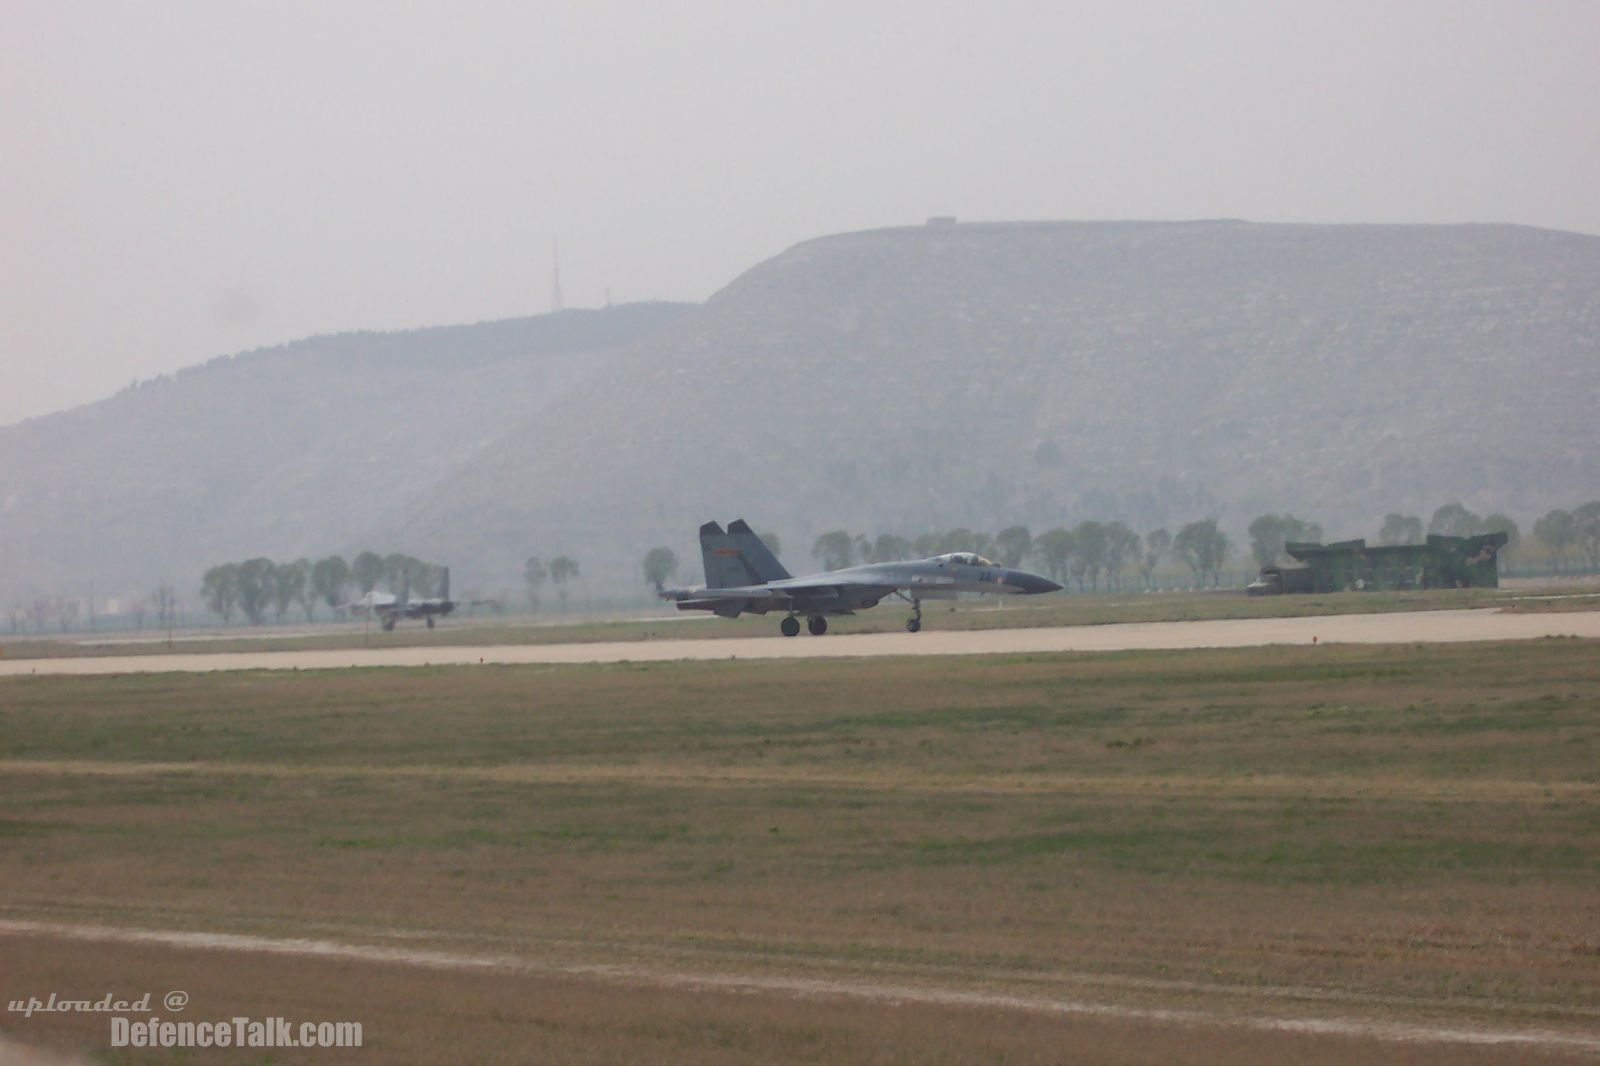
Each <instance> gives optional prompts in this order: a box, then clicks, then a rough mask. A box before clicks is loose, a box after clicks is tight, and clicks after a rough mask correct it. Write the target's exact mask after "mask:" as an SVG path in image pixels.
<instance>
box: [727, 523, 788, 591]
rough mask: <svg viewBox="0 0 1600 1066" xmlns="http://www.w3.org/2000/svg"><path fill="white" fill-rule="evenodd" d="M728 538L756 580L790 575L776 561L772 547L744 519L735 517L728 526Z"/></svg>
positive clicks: (776, 579) (764, 580) (774, 579)
mask: <svg viewBox="0 0 1600 1066" xmlns="http://www.w3.org/2000/svg"><path fill="white" fill-rule="evenodd" d="M728 539H729V540H731V541H733V544H734V547H736V548H738V549H739V556H740V558H742V559H743V560H744V561H745V562H746V563H747V564H748V565H749V567H750V569H751V571H752V572H753V573H754V574H755V576H756V579H757V580H759V581H762V582H767V581H782V580H784V579H785V578H787V577H789V576H790V575H789V571H787V570H785V569H784V568H783V564H782V563H780V562H778V557H777V556H776V555H773V554H772V549H771V548H769V547H767V544H766V541H764V540H762V539H761V538H760V537H759V536H757V535H756V532H755V530H753V529H751V528H750V525H749V523H747V522H746V521H745V520H744V519H742V518H738V519H735V520H734V521H733V524H732V525H730V526H728Z"/></svg>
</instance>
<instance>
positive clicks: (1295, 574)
mask: <svg viewBox="0 0 1600 1066" xmlns="http://www.w3.org/2000/svg"><path fill="white" fill-rule="evenodd" d="M1505 544H1506V534H1504V533H1482V534H1479V535H1478V536H1475V537H1444V536H1439V535H1438V534H1430V535H1429V537H1428V539H1427V541H1426V542H1425V543H1422V544H1380V545H1375V546H1373V547H1368V546H1367V542H1366V541H1365V540H1342V541H1339V542H1338V543H1337V544H1304V543H1295V542H1290V543H1289V544H1285V545H1284V547H1283V550H1284V554H1286V555H1288V556H1289V557H1290V558H1292V559H1295V560H1297V561H1298V562H1299V564H1300V565H1299V566H1264V567H1262V568H1261V575H1260V576H1259V577H1258V578H1256V580H1254V581H1252V582H1251V583H1250V584H1249V585H1248V586H1247V588H1246V591H1247V592H1249V593H1250V594H1251V595H1253V596H1272V595H1276V594H1278V593H1285V592H1344V591H1347V590H1360V591H1373V590H1384V591H1393V590H1395V589H1456V588H1490V589H1492V588H1498V587H1499V586H1500V566H1499V557H1500V549H1501V548H1503V547H1505Z"/></svg>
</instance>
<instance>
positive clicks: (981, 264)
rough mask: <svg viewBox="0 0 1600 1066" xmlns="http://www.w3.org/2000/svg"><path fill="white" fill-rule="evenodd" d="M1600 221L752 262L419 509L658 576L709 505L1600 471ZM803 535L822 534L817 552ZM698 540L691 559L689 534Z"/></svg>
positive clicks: (985, 500) (975, 519)
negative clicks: (663, 555)
mask: <svg viewBox="0 0 1600 1066" xmlns="http://www.w3.org/2000/svg"><path fill="white" fill-rule="evenodd" d="M1597 395H1600V239H1597V238H1594V237H1588V236H1582V235H1577V234H1570V233H1561V232H1553V231H1544V230H1536V229H1529V228H1524V227H1516V226H1500V225H1462V226H1310V225H1259V224H1250V223H1244V222H1233V221H1212V222H1191V223H1139V222H1128V223H1016V224H977V225H972V224H963V225H931V226H927V227H913V228H901V229H888V230H878V231H872V232H864V233H852V234H844V235H839V236H832V237H825V238H821V239H818V240H813V241H809V242H806V243H804V244H801V245H798V246H796V247H795V248H792V249H790V250H789V251H787V252H785V253H783V254H781V255H779V256H777V257H775V258H774V259H771V260H769V261H767V262H765V263H762V264H760V265H759V266H757V267H755V268H754V269H752V270H750V271H748V272H747V273H745V274H744V275H742V276H741V277H739V278H738V279H737V280H735V281H734V282H733V283H732V284H731V285H729V286H728V287H727V288H725V289H724V290H723V291H721V292H720V293H718V294H716V296H714V297H713V298H712V299H711V300H709V301H708V302H707V303H706V304H705V305H704V306H703V307H701V308H699V309H697V310H696V311H694V312H692V313H691V314H689V315H686V316H685V317H684V318H683V319H682V320H680V321H679V322H678V323H677V324H676V326H675V327H674V328H673V329H672V330H670V331H667V332H664V333H661V334H658V335H656V336H655V337H654V338H653V339H652V340H651V341H650V342H648V343H647V344H644V345H642V346H641V347H640V348H638V349H637V350H636V351H635V352H634V353H632V354H631V355H630V356H628V357H626V358H623V359H619V360H617V361H616V362H614V363H611V364H609V365H608V366H607V367H606V368H605V370H604V371H603V372H602V373H600V374H597V375H596V376H595V377H594V378H591V379H590V380H589V381H587V382H585V383H584V384H583V385H581V386H579V387H578V388H577V389H575V390H574V392H573V393H572V394H571V396H570V398H569V399H568V400H567V401H566V402H564V403H563V404H562V405H561V406H560V408H559V409H555V410H552V411H550V412H549V414H548V417H542V418H539V419H535V420H530V421H528V422H525V423H524V424H523V425H521V426H519V427H517V428H515V429H514V430H512V431H511V432H509V433H507V434H506V435H505V436H504V437H503V438H502V439H500V440H499V441H497V442H495V443H494V444H493V445H491V446H490V447H488V448H486V449H485V450H484V451H483V452H482V453H480V454H479V455H478V456H477V457H475V459H474V460H473V462H472V463H470V464H469V465H467V466H465V467H463V468H462V469H461V470H460V471H458V473H457V475H456V476H454V477H452V478H451V480H450V481H449V482H448V483H446V484H443V485H441V486H440V487H439V488H438V489H437V491H435V492H434V493H433V494H432V495H431V496H430V497H429V498H428V499H427V500H426V501H424V502H423V503H422V505H421V506H419V507H418V508H416V509H415V510H413V511H411V512H409V513H408V514H407V516H406V518H405V520H404V522H403V524H402V526H401V528H402V529H403V530H404V532H405V534H406V539H407V541H408V543H411V544H413V545H415V546H417V547H418V548H421V549H426V550H428V551H432V552H434V553H436V554H444V553H446V552H449V553H451V554H453V555H454V556H455V557H460V558H473V559H474V560H476V561H477V564H478V565H482V566H485V567H487V568H490V569H493V570H495V571H496V572H498V573H499V574H502V575H507V576H508V579H509V575H514V574H515V572H516V567H517V564H518V560H519V559H520V558H521V557H523V556H525V555H527V554H532V553H539V554H545V555H550V554H554V553H556V552H559V551H565V552H569V553H573V554H578V555H580V556H581V557H582V558H583V560H584V562H585V564H586V572H587V573H590V574H591V575H594V574H607V573H609V574H613V575H616V576H617V577H618V578H619V579H620V578H622V577H624V576H627V575H631V573H632V571H633V568H635V567H636V566H637V560H638V558H639V556H640V555H641V554H642V552H643V551H644V550H645V549H646V548H648V547H649V546H650V545H652V544H656V543H662V542H666V543H669V544H672V545H673V546H675V547H676V548H677V549H678V550H679V554H680V557H683V558H685V559H687V560H695V559H697V558H698V553H697V552H695V551H694V550H693V542H692V536H693V530H694V529H695V527H696V526H697V525H698V524H699V523H700V522H702V521H704V520H705V519H706V518H709V517H718V518H722V519H727V518H731V517H734V516H736V515H741V514H743V515H747V516H748V517H749V518H750V519H751V520H752V521H753V522H755V523H757V524H758V525H759V526H761V527H763V528H776V529H777V530H778V531H779V532H780V533H782V534H784V535H785V538H784V539H785V540H786V542H787V543H788V544H789V545H790V550H789V552H788V555H789V557H790V562H791V565H792V566H793V567H794V568H795V569H804V568H806V567H807V566H809V565H810V563H811V560H810V559H809V557H808V556H807V555H806V552H805V549H806V548H807V547H809V544H810V541H811V538H812V537H813V536H814V535H815V534H816V533H818V532H820V531H822V530H826V529H830V528H836V527H840V526H843V527H846V528H849V529H851V530H859V531H866V532H875V531H880V530H898V531H902V532H912V533H914V532H917V531H921V530H925V529H929V528H948V527H951V526H955V525H969V526H975V527H979V528H989V529H992V528H995V527H997V526H999V525H1001V524H1004V523H1008V522H1012V521H1023V522H1027V523H1030V524H1032V525H1034V526H1035V527H1036V528H1037V527H1041V526H1045V525H1053V524H1057V523H1062V522H1068V521H1075V520H1078V519H1081V518H1085V517H1095V518H1102V519H1104V518H1113V517H1115V518H1123V519H1125V520H1127V521H1129V522H1130V523H1132V524H1133V525H1134V526H1135V527H1136V528H1139V529H1148V528H1151V527H1153V526H1155V525H1161V524H1165V525H1168V526H1173V527H1175V526H1176V524H1178V523H1181V522H1183V521H1186V520H1189V519H1193V518H1196V517H1200V516H1203V515H1208V514H1210V515H1216V516H1219V517H1221V518H1222V519H1223V520H1224V524H1225V525H1228V526H1231V527H1232V528H1234V529H1236V530H1239V529H1242V528H1243V526H1244V525H1245V523H1247V522H1248V521H1249V519H1250V517H1251V516H1253V515H1254V514H1257V513H1259V512H1261V511H1265V510H1285V509H1287V510H1292V511H1294V512H1296V513H1298V514H1300V515H1302V516H1304V517H1307V518H1309V519H1312V520H1316V521H1319V522H1321V523H1322V524H1323V525H1324V526H1325V527H1326V528H1327V529H1328V530H1329V531H1330V532H1343V531H1348V532H1350V533H1353V534H1360V533H1368V534H1370V533H1373V532H1375V531H1376V528H1377V523H1378V520H1379V518H1380V516H1381V515H1382V514H1383V513H1384V512H1385V511H1388V510H1397V509H1398V510H1405V511H1408V512H1413V513H1418V512H1420V513H1422V514H1423V515H1426V514H1427V513H1428V512H1429V511H1431V509H1432V508H1433V507H1435V506H1437V505H1439V504H1440V503H1443V502H1445V501H1448V500H1456V499H1459V500H1463V501H1465V502H1466V503H1467V504H1468V505H1469V506H1471V507H1473V508H1474V509H1476V510H1479V511H1488V510H1503V511H1508V512H1510V513H1512V514H1514V515H1521V516H1529V517H1531V516H1533V515H1534V514H1536V513H1540V512H1542V511H1543V510H1544V509H1546V508H1548V507H1551V506H1557V505H1570V504H1571V503H1572V502H1573V501H1575V500H1581V499H1587V498H1590V497H1592V496H1593V495H1595V490H1596V488H1597V487H1600V419H1596V417H1595V411H1594V397H1596V396H1597ZM796 549H799V550H796ZM687 569H689V570H691V571H693V570H697V566H696V565H693V564H692V563H691V565H690V566H689V567H687Z"/></svg>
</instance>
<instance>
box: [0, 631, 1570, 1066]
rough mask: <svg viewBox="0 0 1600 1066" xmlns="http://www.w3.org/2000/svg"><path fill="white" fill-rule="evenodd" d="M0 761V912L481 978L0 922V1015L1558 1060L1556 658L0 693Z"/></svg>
mask: <svg viewBox="0 0 1600 1066" xmlns="http://www.w3.org/2000/svg"><path fill="white" fill-rule="evenodd" d="M1241 602H1244V601H1241ZM0 770H3V774H0V797H3V798H0V856H3V859H0V871H3V873H0V884H3V889H4V891H3V894H0V919H10V920H13V921H16V920H26V921H39V922H51V923H62V924H96V925H106V926H115V927H121V928H139V929H160V930H190V931H201V932H215V933H244V934H251V935H255V936H261V937H268V938H286V937H293V938H302V937H309V938H314V939H319V940H327V941H334V942H338V943H341V944H347V945H387V946H394V945H401V946H405V947H415V948H427V949H430V950H439V951H448V952H457V953H461V954H462V955H463V956H469V957H473V958H477V957H480V956H494V957H496V958H499V959H501V960H503V963H502V964H497V965H500V966H501V970H500V971H497V972H483V971H481V970H473V969H470V968H469V969H467V970H460V971H458V970H455V969H450V968H443V969H440V968H418V967H415V966H406V965H403V964H400V963H398V962H391V963H378V962H372V961H361V960H355V959H347V958H346V959H341V958H329V957H320V958H319V957H312V958H296V957H288V956H271V957H266V958H260V957H250V956H248V955H246V954H244V953H243V952H229V951H199V952H197V951H192V950H182V949H179V948H175V947H171V946H162V945H157V944H83V943H70V942H69V943H65V944H64V943H63V942H61V941H60V940H59V939H57V938H55V937H48V936H38V935H24V934H20V933H18V934H3V933H0V952H3V958H4V961H5V965H4V967H3V968H0V984H3V989H0V991H3V992H4V994H5V996H6V997H7V998H13V997H16V996H19V995H22V996H25V995H30V994H43V993H48V992H49V991H58V992H61V993H63V994H65V993H68V992H75V991H76V992H85V993H86V992H89V991H93V992H94V993H95V995H96V996H98V995H102V994H104V992H105V991H118V992H121V991H123V990H126V991H128V992H132V993H134V994H138V993H139V992H142V991H144V990H145V989H144V985H146V984H149V985H152V986H153V990H154V991H155V992H156V993H157V995H158V997H159V994H160V992H161V991H162V987H164V986H165V985H168V984H170V985H171V986H172V987H185V988H188V989H189V990H190V991H191V993H192V994H193V995H194V997H195V998H194V1003H193V1006H192V1007H191V1013H190V1016H191V1017H195V1016H205V1017H210V1016H213V1015H216V1014H218V1013H220V1014H222V1015H223V1016H226V1012H228V1011H233V1012H234V1013H239V1011H240V1010H241V1009H242V1008H243V1007H246V1006H248V1007H250V1008H251V1009H252V1010H253V1011H254V1012H255V1013H258V1014H259V1013H277V1014H295V1015H299V1016H303V1017H312V1018H319V1019H320V1018H328V1019H349V1018H354V1019H357V1020H363V1021H364V1022H365V1023H366V1025H367V1044H368V1046H367V1048H366V1049H364V1050H363V1051H361V1052H355V1053H349V1052H332V1051H318V1052H315V1053H307V1055H306V1060H307V1061H326V1062H334V1061H400V1060H408V1059H409V1060H411V1061H437V1060H439V1058H441V1056H442V1055H443V1054H444V1052H443V1051H442V1050H441V1049H446V1048H448V1049H453V1050H451V1051H450V1052H449V1056H450V1057H456V1056H457V1053H459V1056H460V1059H461V1061H484V1062H500V1061H506V1062H509V1061H522V1060H524V1059H527V1058H540V1057H544V1056H548V1057H549V1058H550V1059H555V1060H561V1061H659V1060H661V1059H676V1060H687V1061H726V1062H735V1061H752V1060H766V1061H825V1062H831V1061H842V1060H852V1059H853V1060H861V1061H881V1062H927V1061H941V1057H942V1061H972V1060H974V1059H980V1060H986V1061H1005V1062H1031V1061H1059V1060H1060V1059H1061V1058H1063V1057H1064V1053H1063V1049H1076V1051H1077V1053H1078V1054H1080V1055H1081V1056H1082V1057H1083V1058H1084V1059H1085V1060H1086V1061H1105V1062H1130V1063H1131V1062H1179V1061H1187V1062H1250V1061H1257V1062H1277V1061H1296V1062H1312V1061H1325V1062H1350V1063H1353V1062H1368V1061H1373V1060H1374V1059H1375V1058H1378V1057H1381V1058H1382V1060H1383V1061H1406V1062H1424V1061H1427V1062H1479V1061H1517V1062H1527V1061H1544V1060H1550V1061H1566V1060H1567V1058H1569V1057H1571V1056H1573V1055H1577V1054H1580V1053H1582V1052H1583V1051H1584V1050H1585V1047H1584V1045H1582V1043H1581V1042H1582V1041H1585V1040H1587V1041H1589V1044H1588V1045H1587V1053H1588V1054H1590V1055H1592V1054H1594V1053H1595V1050H1596V1049H1600V646H1597V645H1596V644H1595V643H1593V642H1583V641H1577V640H1570V639H1555V640H1541V641H1530V642H1523V643H1520V644H1517V645H1513V646H1476V645H1474V646H1429V647H1323V648H1266V649H1250V650H1242V651H1198V652H1155V653H1149V652H1147V653H1122V654H1112V655H1094V656H1087V655H1076V656H1074V655H1061V656H1040V657H1026V658H1000V657H995V658H972V659H961V660H920V659H919V660H895V659H885V660H867V661H856V660H849V661H835V662H827V663H814V662H804V661H796V662H768V663H736V662H727V663H723V662H717V663H671V664H652V665H631V666H630V665H622V666H614V667H478V668H472V669H444V668H438V669H420V670H401V669H389V670H381V671H378V670H375V671H340V672H326V673H311V672H301V673H276V672H274V673H239V674H219V675H150V676H124V677H115V678H92V677H85V678H68V677H63V678H15V679H8V680H5V681H0ZM241 959H247V960H248V963H249V964H248V965H243V964H241V962H240V960H241ZM597 968H598V969H597ZM730 981H731V982H735V983H742V984H740V987H739V988H729V987H726V983H727V982H730ZM808 982H809V983H808ZM155 986H162V987H155ZM797 990H798V991H797ZM804 990H809V991H804ZM952 996H969V997H976V998H973V999H970V1000H960V999H959V998H958V999H955V1000H952V999H950V997H952ZM940 997H945V998H944V999H942V1000H941V998H940ZM986 997H987V998H986ZM1004 997H1016V998H1017V999H1018V1000H1019V1001H1020V1002H1019V1003H1009V1002H1008V1001H1006V1000H1005V999H1004ZM886 998H887V999H888V1000H892V1001H894V1002H895V1005H892V1006H891V1005H888V1004H887V1003H886V1001H885V1000H886ZM1049 1003H1072V1004H1092V1005H1097V1006H1104V1007H1111V1008H1115V1010H1116V1011H1120V1012H1124V1013H1112V1014H1109V1015H1099V1014H1086V1013H1081V1012H1074V1011H1051V1010H1048V1009H1041V1008H1040V1006H1039V1005H1040V1004H1049ZM268 1008H275V1009H271V1010H269V1009H268ZM1174 1010H1175V1011H1180V1012H1196V1013H1198V1014H1202V1015H1205V1016H1207V1017H1215V1018H1218V1019H1224V1020H1226V1019H1231V1020H1234V1021H1250V1020H1255V1021H1257V1022H1259V1021H1260V1020H1261V1019H1291V1020H1294V1019H1302V1020H1303V1019H1324V1020H1325V1019H1330V1018H1332V1019H1339V1020H1341V1021H1342V1022H1349V1023H1352V1024H1353V1026H1354V1028H1353V1029H1349V1030H1348V1031H1347V1030H1340V1031H1338V1032H1333V1033H1324V1034H1317V1033H1307V1032H1300V1031H1282V1030H1273V1029H1263V1028H1253V1027H1251V1026H1248V1025H1246V1026H1238V1025H1211V1024H1198V1023H1194V1022H1193V1020H1192V1018H1190V1020H1189V1021H1185V1020H1184V1018H1189V1017H1190V1016H1189V1015H1187V1014H1185V1015H1184V1016H1183V1018H1179V1019H1176V1020H1173V1019H1165V1020H1163V1019H1162V1018H1159V1017H1157V1016H1154V1015H1150V1014H1139V1013H1137V1012H1140V1011H1145V1012H1149V1011H1174ZM196 1012H202V1013H200V1014H196ZM1127 1012H1133V1013H1127ZM0 1019H3V1020H0V1028H4V1029H5V1030H6V1031H7V1033H8V1034H9V1035H11V1036H12V1037H14V1038H19V1039H23V1040H28V1041H32V1042H38V1043H47V1044H50V1043H53V1044H56V1045H65V1046H72V1045H77V1046H87V1047H91V1048H92V1047H95V1046H97V1044H98V1046H100V1047H103V1046H104V1040H105V1036H104V1034H105V1031H106V1030H105V1025H104V1020H103V1019H97V1018H91V1017H84V1016H73V1015H52V1016H36V1017H34V1018H32V1019H28V1020H25V1021H22V1020H18V1019H17V1018H15V1017H11V1016H0ZM1398 1025H1414V1026H1424V1027H1427V1026H1434V1027H1442V1028H1446V1029H1451V1030H1469V1031H1475V1032H1484V1033H1507V1032H1516V1033H1528V1032H1533V1031H1538V1032H1543V1033H1546V1034H1551V1035H1552V1037H1551V1042H1547V1043H1537V1042H1536V1043H1533V1044H1512V1045H1499V1046H1495V1045H1490V1046H1471V1045H1466V1044H1461V1043H1456V1042H1448V1041H1446V1042H1442V1043H1440V1042H1430V1041H1427V1040H1422V1039H1418V1040H1413V1041H1402V1042H1393V1041H1386V1042H1382V1043H1379V1042H1378V1041H1377V1040H1376V1039H1375V1037H1374V1036H1373V1035H1372V1034H1366V1035H1363V1034H1362V1033H1361V1032H1360V1031H1359V1030H1360V1027H1361V1026H1372V1027H1373V1028H1374V1032H1375V1033H1378V1034H1380V1035H1381V1033H1382V1032H1383V1027H1385V1026H1398ZM1563 1039H1565V1040H1568V1041H1569V1043H1567V1044H1565V1045H1564V1044H1562V1043H1561V1042H1560V1041H1561V1040H1563ZM1572 1041H1576V1042H1578V1043H1572ZM165 1054H166V1053H163V1054H162V1055H152V1054H149V1053H146V1054H145V1056H144V1057H140V1056H132V1057H128V1056H124V1057H123V1058H120V1059H114V1060H113V1061H184V1059H183V1057H182V1056H181V1055H171V1056H168V1057H163V1055H165ZM1564 1056H1565V1057H1564ZM236 1061H264V1060H261V1059H259V1058H257V1059H250V1058H248V1057H246V1058H239V1059H237V1060H236ZM275 1061H283V1060H282V1059H281V1058H280V1059H277V1060H275Z"/></svg>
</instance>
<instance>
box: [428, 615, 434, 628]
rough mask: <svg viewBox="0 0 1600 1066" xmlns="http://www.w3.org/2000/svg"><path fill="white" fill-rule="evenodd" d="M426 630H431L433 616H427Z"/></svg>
mask: <svg viewBox="0 0 1600 1066" xmlns="http://www.w3.org/2000/svg"><path fill="white" fill-rule="evenodd" d="M428 628H429V629H432V628H433V615H431V614H430V615H429V616H428Z"/></svg>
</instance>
